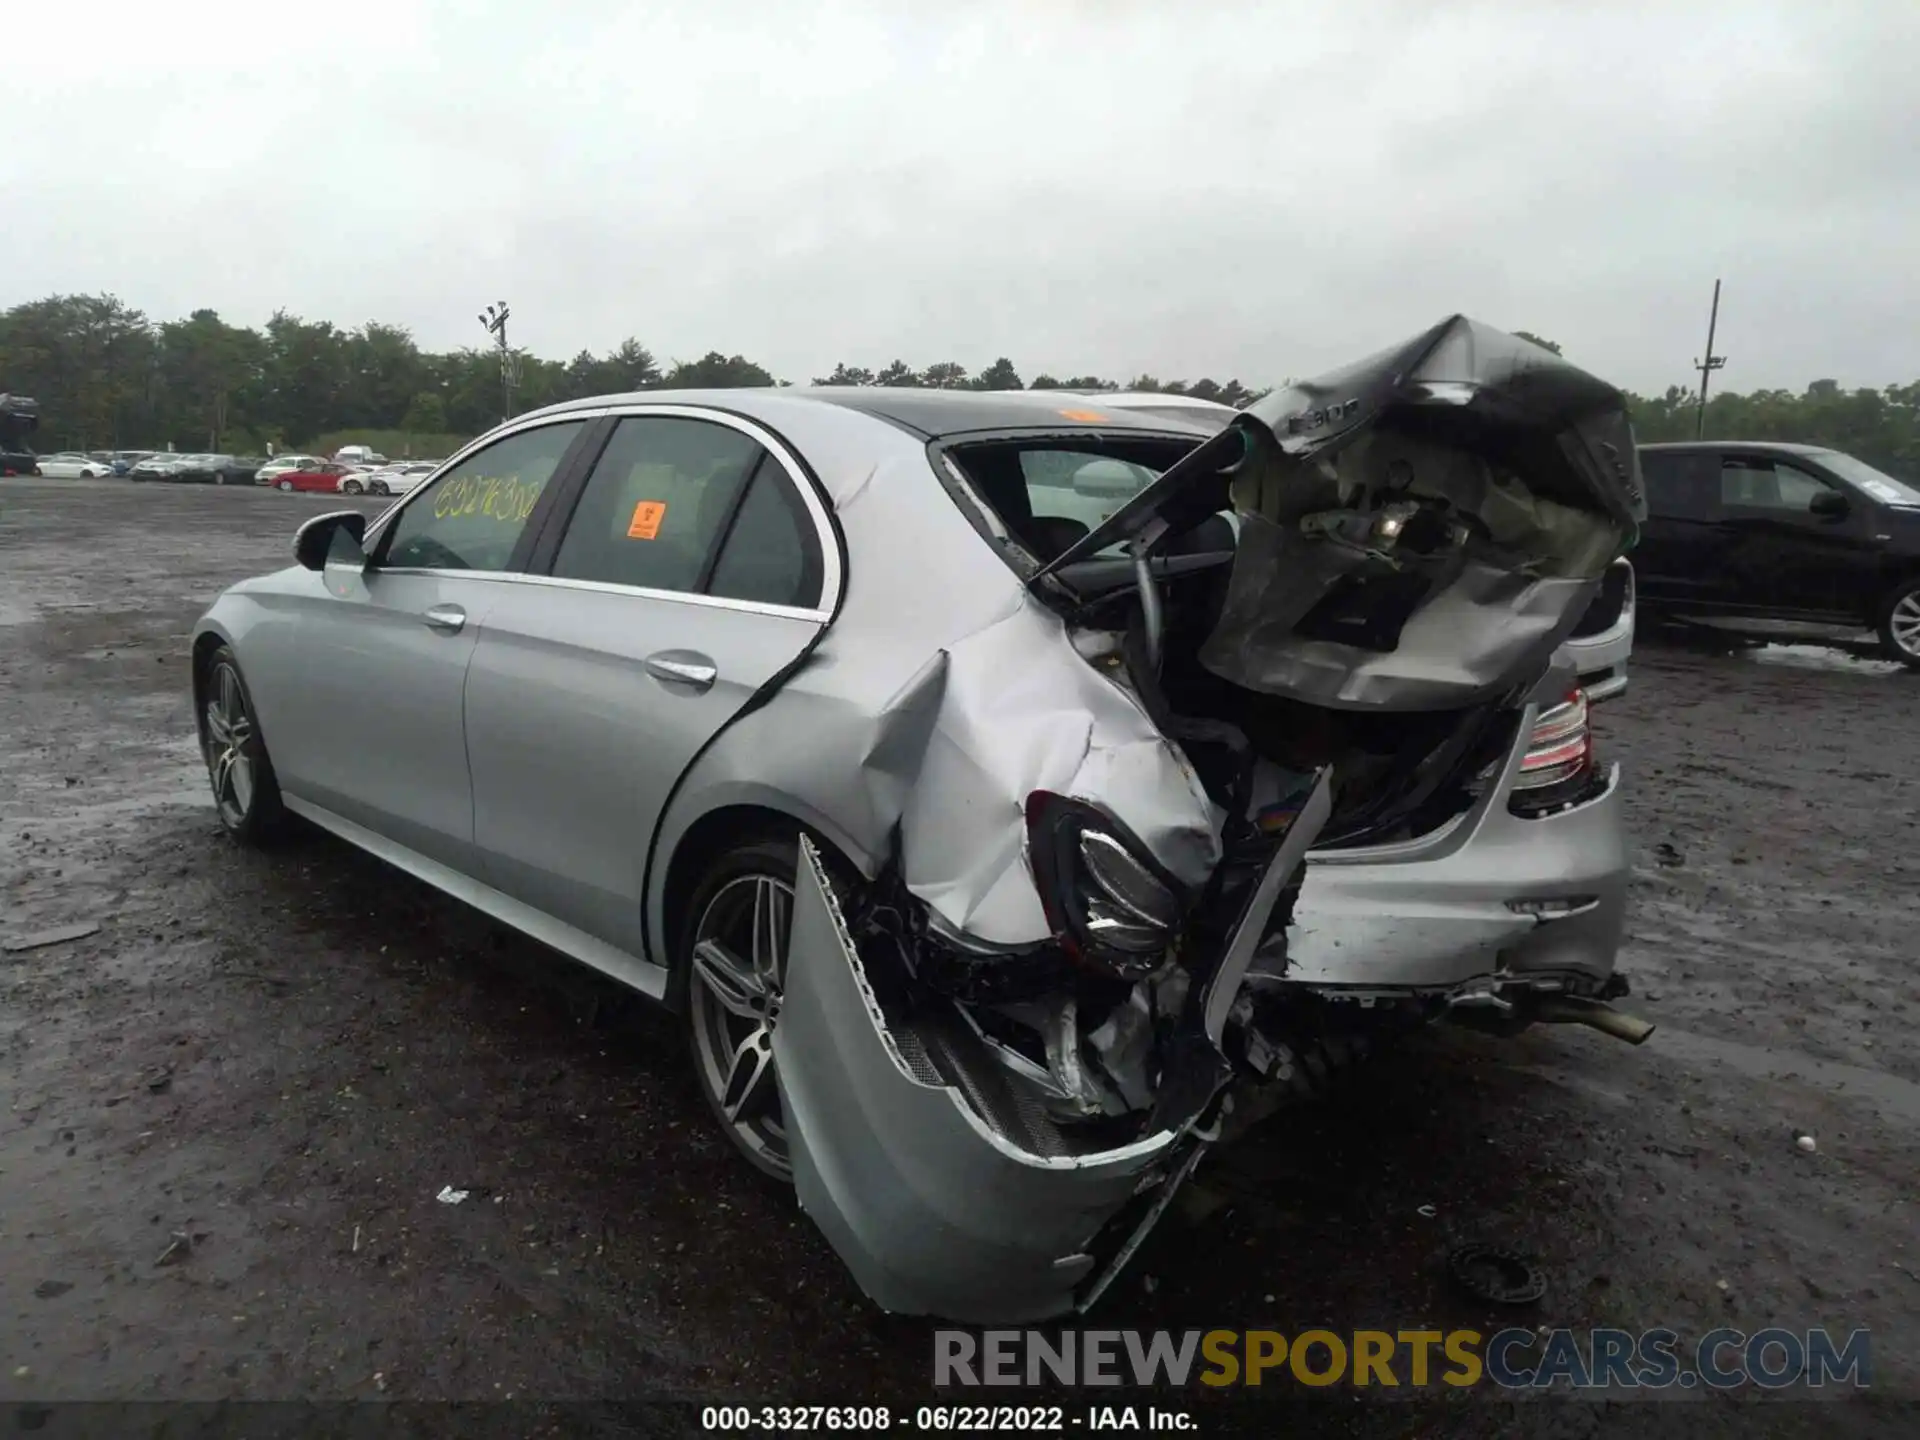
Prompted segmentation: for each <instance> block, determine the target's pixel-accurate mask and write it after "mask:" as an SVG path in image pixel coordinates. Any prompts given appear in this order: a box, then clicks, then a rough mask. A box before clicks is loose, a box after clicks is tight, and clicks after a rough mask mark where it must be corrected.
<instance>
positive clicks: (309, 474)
mask: <svg viewBox="0 0 1920 1440" xmlns="http://www.w3.org/2000/svg"><path fill="white" fill-rule="evenodd" d="M357 473H359V472H357V471H355V470H353V469H352V468H351V467H349V466H346V465H341V464H338V463H337V462H335V461H332V460H322V461H319V462H318V463H316V464H312V465H309V466H308V467H307V468H306V469H304V470H282V471H281V472H280V473H279V474H278V475H276V476H274V477H273V479H271V480H269V481H268V482H267V483H268V484H269V485H271V486H273V488H274V489H276V490H305V491H308V492H310V493H315V494H324V495H337V494H339V493H340V481H341V479H342V478H343V477H345V476H348V475H354V474H357Z"/></svg>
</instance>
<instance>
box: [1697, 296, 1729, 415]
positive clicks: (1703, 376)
mask: <svg viewBox="0 0 1920 1440" xmlns="http://www.w3.org/2000/svg"><path fill="white" fill-rule="evenodd" d="M1719 324H1720V282H1719V281H1718V280H1716V281H1714V282H1713V309H1712V310H1711V311H1710V312H1709V313H1708V315H1707V358H1706V359H1704V360H1696V361H1694V362H1693V368H1694V369H1696V370H1698V371H1699V372H1700V412H1699V414H1698V416H1697V417H1696V418H1695V419H1694V422H1693V438H1694V439H1696V440H1700V439H1704V438H1705V437H1706V433H1707V377H1708V376H1709V375H1711V374H1713V372H1714V371H1716V370H1721V369H1725V368H1726V364H1727V357H1726V356H1724V355H1716V354H1714V353H1713V332H1714V330H1715V329H1716V328H1717V327H1718V326H1719Z"/></svg>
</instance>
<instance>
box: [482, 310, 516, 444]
mask: <svg viewBox="0 0 1920 1440" xmlns="http://www.w3.org/2000/svg"><path fill="white" fill-rule="evenodd" d="M507 313H508V312H507V302H506V301H504V300H502V301H500V303H499V304H497V305H489V306H487V308H486V309H485V310H483V311H481V312H480V324H481V325H482V326H483V327H485V329H486V331H487V333H488V334H489V335H491V336H493V338H494V343H495V344H497V345H498V346H499V347H500V401H501V405H502V408H503V409H504V411H505V414H504V415H503V417H502V418H503V419H507V420H511V419H512V418H513V352H512V351H511V350H509V349H507Z"/></svg>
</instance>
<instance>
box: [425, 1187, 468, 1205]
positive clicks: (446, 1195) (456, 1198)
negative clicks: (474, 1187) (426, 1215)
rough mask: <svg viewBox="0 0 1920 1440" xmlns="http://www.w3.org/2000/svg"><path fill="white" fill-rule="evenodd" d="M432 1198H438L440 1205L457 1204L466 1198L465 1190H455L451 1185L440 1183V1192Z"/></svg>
mask: <svg viewBox="0 0 1920 1440" xmlns="http://www.w3.org/2000/svg"><path fill="white" fill-rule="evenodd" d="M433 1198H434V1199H436V1200H438V1201H439V1202H440V1203H441V1204H442V1205H458V1204H459V1203H460V1202H461V1201H462V1200H464V1199H466V1198H467V1192H466V1191H464V1190H456V1189H454V1188H453V1186H451V1185H442V1186H441V1187H440V1193H439V1194H438V1195H436V1196H434V1197H433Z"/></svg>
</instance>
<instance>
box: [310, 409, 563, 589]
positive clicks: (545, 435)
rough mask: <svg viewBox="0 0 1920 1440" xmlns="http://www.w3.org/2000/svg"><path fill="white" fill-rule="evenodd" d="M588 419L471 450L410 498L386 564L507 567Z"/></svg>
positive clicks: (545, 427)
mask: <svg viewBox="0 0 1920 1440" xmlns="http://www.w3.org/2000/svg"><path fill="white" fill-rule="evenodd" d="M586 423H587V422H586V421H584V420H569V421H564V422H562V423H560V424H557V425H542V426H540V427H539V428H538V429H534V430H522V431H520V432H519V433H518V434H516V435H509V436H507V437H506V438H505V439H504V440H496V441H495V442H494V443H493V444H491V445H489V446H487V447H486V448H485V449H484V450H478V451H475V452H474V453H473V454H471V455H469V456H468V457H467V458H466V459H464V460H462V461H461V462H460V463H459V464H458V465H456V466H454V467H453V468H452V469H451V470H449V471H447V472H446V473H445V474H444V475H442V476H441V477H440V478H439V479H438V480H436V481H434V482H433V484H432V485H430V486H428V487H427V488H426V489H425V490H423V491H422V492H421V493H420V496H419V498H418V499H415V500H412V501H410V502H408V504H407V507H406V508H405V509H404V510H402V511H401V512H400V514H399V515H398V517H396V519H395V521H394V525H393V529H392V531H391V532H389V538H388V541H387V546H386V553H385V555H384V556H383V557H382V560H381V563H382V564H383V565H386V566H389V567H394V568H417V569H425V570H504V569H506V568H507V563H508V561H509V559H510V558H511V556H512V555H513V548H514V546H515V545H517V544H518V543H519V541H520V535H521V532H522V531H524V530H525V529H526V527H527V517H528V516H530V515H531V514H533V507H534V505H535V504H536V503H537V502H538V501H539V499H540V493H541V491H543V490H544V489H546V486H547V482H548V481H549V480H551V479H552V478H553V472H554V471H555V470H557V469H559V468H560V462H561V460H563V459H564V458H565V457H566V454H567V451H568V449H569V448H570V447H571V446H572V445H573V442H574V440H575V439H577V438H578V436H579V434H580V431H581V430H582V429H583V428H584V427H585V425H586ZM330 468H332V469H335V470H342V471H344V469H345V467H344V466H333V467H330Z"/></svg>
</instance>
